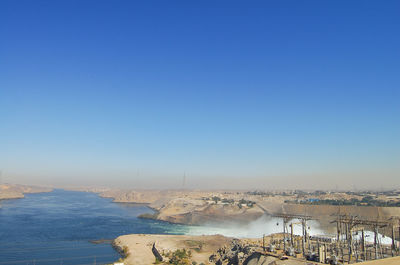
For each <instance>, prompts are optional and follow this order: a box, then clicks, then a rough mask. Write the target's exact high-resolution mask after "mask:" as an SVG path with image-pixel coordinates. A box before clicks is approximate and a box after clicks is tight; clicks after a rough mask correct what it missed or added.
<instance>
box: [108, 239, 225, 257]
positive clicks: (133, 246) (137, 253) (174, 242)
mask: <svg viewBox="0 0 400 265" xmlns="http://www.w3.org/2000/svg"><path fill="white" fill-rule="evenodd" d="M231 241H232V238H228V237H224V236H221V235H214V236H186V235H148V234H133V235H125V236H120V237H118V238H117V239H116V240H115V244H116V245H117V246H119V247H120V248H121V249H126V250H127V253H126V254H127V258H126V260H125V264H135V265H149V264H153V263H154V262H155V256H154V255H153V253H152V246H153V243H155V246H156V248H157V250H158V251H159V252H160V253H162V252H164V253H166V252H168V251H175V250H177V249H188V250H191V252H192V259H193V261H196V262H197V263H199V264H200V263H201V262H203V263H204V264H208V258H209V257H210V256H211V255H212V254H213V253H214V252H215V251H217V249H218V248H220V247H221V246H223V245H226V244H229V243H230V242H231Z"/></svg>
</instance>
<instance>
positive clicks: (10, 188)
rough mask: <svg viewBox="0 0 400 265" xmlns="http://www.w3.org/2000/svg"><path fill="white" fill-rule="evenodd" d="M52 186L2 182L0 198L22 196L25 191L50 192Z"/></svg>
mask: <svg viewBox="0 0 400 265" xmlns="http://www.w3.org/2000/svg"><path fill="white" fill-rule="evenodd" d="M52 190H53V189H52V188H47V187H36V186H26V185H17V184H2V185H0V200H4V199H19V198H24V197H25V195H24V194H25V193H40V192H50V191H52Z"/></svg>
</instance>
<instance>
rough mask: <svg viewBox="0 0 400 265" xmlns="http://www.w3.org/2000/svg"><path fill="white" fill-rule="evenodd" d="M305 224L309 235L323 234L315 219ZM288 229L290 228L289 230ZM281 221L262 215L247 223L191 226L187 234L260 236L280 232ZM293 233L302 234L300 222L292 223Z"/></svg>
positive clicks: (281, 230)
mask: <svg viewBox="0 0 400 265" xmlns="http://www.w3.org/2000/svg"><path fill="white" fill-rule="evenodd" d="M293 222H294V223H299V222H300V221H299V220H293ZM307 225H308V227H309V228H310V229H308V232H309V234H310V235H324V234H325V232H324V231H323V230H322V229H321V228H320V225H319V224H318V222H316V221H313V220H311V221H308V222H307ZM289 231H290V230H289ZM282 232H283V223H282V219H280V218H275V217H271V216H268V215H263V216H262V217H260V218H259V219H257V220H255V221H253V222H250V223H249V224H237V223H233V222H230V221H227V222H223V223H208V224H205V225H204V226H191V227H189V232H188V234H191V235H215V234H220V235H224V236H229V237H239V238H245V237H249V238H260V237H262V236H263V235H264V234H265V235H269V234H273V233H282ZM293 233H294V234H295V235H301V234H302V227H301V224H296V225H293Z"/></svg>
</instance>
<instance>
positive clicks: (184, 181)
mask: <svg viewBox="0 0 400 265" xmlns="http://www.w3.org/2000/svg"><path fill="white" fill-rule="evenodd" d="M185 186H186V171H184V172H183V182H182V189H185Z"/></svg>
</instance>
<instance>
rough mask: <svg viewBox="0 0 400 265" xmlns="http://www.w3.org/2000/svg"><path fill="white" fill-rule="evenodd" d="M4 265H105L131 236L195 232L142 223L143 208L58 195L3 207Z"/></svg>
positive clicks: (0, 246)
mask: <svg viewBox="0 0 400 265" xmlns="http://www.w3.org/2000/svg"><path fill="white" fill-rule="evenodd" d="M0 204H1V208H0V264H23V265H32V264H35V265H50V264H52V265H54V264H63V265H72V264H74V265H80V264H82V265H83V264H106V263H111V262H113V261H116V260H117V259H118V258H119V257H120V256H119V254H118V253H117V252H116V251H115V250H114V249H113V248H112V246H111V244H110V242H109V241H108V242H105V243H101V244H93V243H91V242H90V241H92V240H100V239H107V240H111V239H115V238H116V237H118V236H120V235H124V234H130V233H149V234H186V233H188V232H189V230H190V227H188V226H183V225H174V224H170V223H165V222H159V221H155V220H148V219H139V218H137V216H138V215H140V214H142V213H151V212H152V210H151V209H149V208H148V207H146V206H144V205H137V204H130V203H113V202H112V201H111V199H108V198H101V197H99V196H98V195H97V194H94V193H86V192H76V191H65V190H54V191H52V192H49V193H37V194H26V195H25V198H23V199H13V200H3V201H0Z"/></svg>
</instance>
